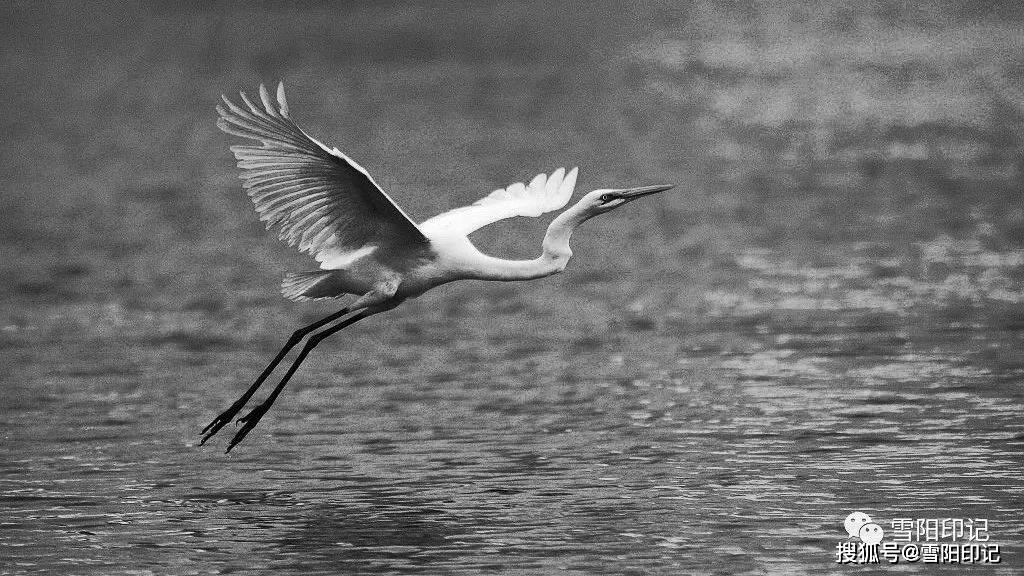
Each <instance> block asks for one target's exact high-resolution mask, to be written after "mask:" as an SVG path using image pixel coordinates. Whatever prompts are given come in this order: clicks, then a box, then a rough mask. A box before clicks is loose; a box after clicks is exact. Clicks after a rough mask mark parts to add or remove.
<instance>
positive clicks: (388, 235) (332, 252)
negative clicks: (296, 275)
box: [217, 84, 429, 268]
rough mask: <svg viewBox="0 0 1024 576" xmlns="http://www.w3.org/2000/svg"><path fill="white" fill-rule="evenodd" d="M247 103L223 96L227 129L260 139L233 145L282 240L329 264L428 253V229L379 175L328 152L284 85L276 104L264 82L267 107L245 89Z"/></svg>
mask: <svg viewBox="0 0 1024 576" xmlns="http://www.w3.org/2000/svg"><path fill="white" fill-rule="evenodd" d="M239 95H240V97H241V99H242V102H243V103H244V106H239V105H236V104H235V103H234V102H232V101H231V100H229V99H228V98H226V97H224V98H223V99H224V104H225V106H226V108H225V107H224V106H217V112H218V113H219V114H220V116H221V117H220V118H219V119H218V121H217V126H218V127H220V129H221V130H223V131H225V132H227V133H229V134H233V135H236V136H241V137H243V138H250V139H253V140H257V141H259V142H260V145H259V146H232V147H231V151H232V152H234V154H235V157H236V158H237V159H238V167H239V168H241V169H242V172H241V176H240V177H241V179H242V182H243V185H244V186H245V188H246V190H247V191H248V193H249V197H250V198H252V201H253V203H254V204H255V207H256V212H257V213H259V216H260V219H261V220H263V221H265V222H266V223H267V227H268V228H270V227H272V226H276V227H277V228H278V232H279V236H280V238H281V240H283V241H285V242H287V243H288V244H289V245H290V246H295V247H297V248H298V249H299V250H301V251H303V252H307V253H309V254H311V255H313V256H314V257H315V258H316V259H317V260H318V261H320V262H321V266H322V267H324V268H327V267H335V268H343V267H345V266H348V265H351V264H352V262H354V261H355V260H358V259H359V258H360V257H363V256H366V255H368V254H371V253H375V257H376V258H378V259H379V260H381V261H383V262H388V261H399V260H406V259H408V258H414V257H416V256H418V255H421V254H423V253H424V251H425V250H426V249H427V248H428V247H429V241H428V240H427V238H426V236H424V235H423V232H421V231H420V229H419V228H418V227H417V226H416V224H415V223H414V222H413V221H412V220H411V219H409V217H408V216H407V215H406V214H405V212H403V211H402V209H401V208H399V207H398V206H397V205H396V204H395V203H394V201H392V200H391V198H390V197H388V195H387V194H386V193H385V192H384V191H383V190H381V188H380V187H379V186H378V185H377V183H376V182H374V181H373V178H371V177H370V175H369V174H368V173H367V172H366V170H365V169H363V167H362V166H360V165H359V164H357V163H356V162H355V161H354V160H352V159H351V158H349V157H348V156H346V155H344V154H342V153H341V152H340V151H339V150H338V149H337V148H333V149H329V148H327V146H325V145H324V144H322V143H321V142H320V141H318V140H316V139H315V138H313V137H311V136H309V135H308V134H306V133H305V132H304V131H303V130H302V129H301V128H299V127H298V126H297V125H296V124H295V123H293V122H292V121H291V119H290V118H289V117H288V103H287V101H286V99H285V95H284V86H283V85H282V84H278V87H277V105H276V106H275V104H274V103H273V102H272V101H271V98H270V94H269V93H268V92H267V89H266V87H264V86H263V85H260V89H259V95H260V103H261V104H262V107H260V106H258V105H256V104H254V103H253V101H252V100H250V99H249V97H248V96H247V95H246V94H245V93H244V92H240V93H239Z"/></svg>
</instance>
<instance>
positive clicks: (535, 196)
mask: <svg viewBox="0 0 1024 576" xmlns="http://www.w3.org/2000/svg"><path fill="white" fill-rule="evenodd" d="M577 172H578V169H577V168H573V169H572V170H570V171H569V172H568V173H566V172H565V169H564V168H559V169H558V170H555V171H554V172H552V173H551V175H546V174H538V175H536V176H534V177H533V179H532V180H530V183H529V184H523V183H522V182H516V183H514V184H511V185H509V186H507V187H505V188H500V189H498V190H495V191H494V192H491V193H490V194H488V195H487V196H484V197H483V198H481V199H479V200H477V201H476V202H474V203H473V204H472V205H470V206H463V207H461V208H455V209H454V210H449V211H448V212H444V213H442V214H438V215H437V216H434V217H433V218H431V219H429V220H427V221H425V222H423V223H422V224H420V227H421V229H423V230H425V231H427V232H428V233H430V232H432V231H439V230H446V231H454V232H458V233H461V234H469V233H470V232H472V231H474V230H478V229H480V228H483V227H484V226H487V225H488V224H493V223H495V222H497V221H499V220H504V219H505V218H512V217H515V216H532V217H537V216H540V215H541V214H544V213H545V212H551V211H552V210H558V209H560V208H563V207H564V206H565V205H566V204H568V203H569V198H571V197H572V192H573V189H574V188H575V187H576V174H577Z"/></svg>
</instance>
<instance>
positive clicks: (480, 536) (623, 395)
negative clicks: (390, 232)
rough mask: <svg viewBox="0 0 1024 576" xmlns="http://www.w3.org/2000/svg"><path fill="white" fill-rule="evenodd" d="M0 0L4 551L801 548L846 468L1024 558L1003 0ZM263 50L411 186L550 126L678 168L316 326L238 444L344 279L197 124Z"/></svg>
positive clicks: (433, 566)
mask: <svg viewBox="0 0 1024 576" xmlns="http://www.w3.org/2000/svg"><path fill="white" fill-rule="evenodd" d="M0 16H2V18H0V31H2V40H0V42H2V43H3V53H2V59H0V77H2V80H0V82H2V83H3V86H4V95H5V100H6V102H5V105H4V106H3V107H2V109H0V125H2V129H3V134H4V135H5V145H4V146H2V147H0V159H2V160H0V170H2V171H0V179H2V192H0V250H2V254H3V257H2V258H0V300H2V302H3V306H2V307H0V347H2V350H3V354H2V355H0V378H2V379H3V382H4V385H3V392H4V393H3V395H2V399H0V433H2V434H3V436H2V438H3V442H2V448H0V450H2V451H3V453H4V458H2V460H3V462H2V463H0V496H2V498H3V500H4V502H5V506H7V507H8V508H9V510H10V512H8V513H7V516H8V518H7V519H6V520H5V521H4V522H5V524H4V532H3V533H2V534H0V543H2V544H3V546H4V547H5V548H6V549H7V552H5V553H4V554H3V555H4V556H7V560H6V561H0V562H7V564H4V565H3V569H4V571H5V573H21V572H24V573H31V572H40V573H56V572H61V571H68V570H71V568H72V567H73V568H74V570H73V571H75V572H78V573H81V572H82V571H83V570H84V571H90V570H94V571H95V572H96V573H111V570H114V569H115V568H116V569H122V570H128V569H137V570H153V571H155V572H157V573H160V572H161V571H162V569H161V568H163V569H166V567H167V566H178V567H179V568H180V570H183V571H180V572H178V573H193V572H194V573H206V572H216V571H222V570H243V569H246V568H252V567H253V566H254V563H255V565H256V566H263V567H267V566H272V567H275V568H277V569H278V570H282V571H288V570H297V571H302V572H303V573H310V571H313V572H315V571H317V570H323V571H326V572H328V573H330V572H336V571H338V570H342V569H350V570H359V571H362V572H403V571H426V572H428V573H430V572H432V571H434V570H442V569H443V571H449V572H459V571H464V572H465V573H479V572H481V571H485V570H490V571H499V572H500V571H503V570H508V569H516V570H523V571H525V572H530V571H531V570H533V571H539V572H540V573H545V572H549V571H552V570H555V569H558V570H562V571H568V572H569V573H573V572H574V571H576V572H579V573H591V574H592V573H597V572H603V571H607V572H609V573H617V574H622V573H631V571H633V572H635V573H656V572H659V571H664V572H665V573H678V572H679V571H680V570H683V571H685V572H687V573H714V572H724V573H768V572H777V571H781V572H784V573H804V572H805V571H806V573H814V574H821V573H826V572H828V571H829V570H836V569H838V568H840V567H838V566H837V565H836V564H835V557H834V550H833V549H834V547H835V544H836V542H837V541H839V540H841V539H842V538H844V537H845V533H844V531H843V530H842V526H841V524H842V518H844V517H845V516H846V514H848V513H849V512H851V511H853V510H854V509H863V510H864V511H866V512H868V513H869V514H871V515H872V516H873V517H877V518H880V519H882V520H884V522H883V521H882V520H879V523H880V524H881V525H882V526H883V527H884V528H887V527H888V524H886V522H887V521H888V519H890V518H893V517H900V516H902V517H922V518H923V517H968V516H972V517H975V516H977V517H981V516H985V517H987V518H988V519H989V520H990V522H991V523H992V528H991V531H992V534H993V540H994V541H998V542H1001V543H1002V544H1003V545H1004V546H1005V548H1004V549H1005V550H1010V551H1012V552H1005V553H1004V563H1003V564H1002V565H999V566H995V567H994V569H995V570H996V571H997V572H998V571H1000V570H1010V566H1013V565H1014V564H1013V563H1017V564H1016V566H1017V567H1019V566H1020V565H1021V564H1019V563H1020V562H1021V556H1020V554H1021V552H1020V550H1021V548H1020V545H1021V544H1022V531H1024V528H1022V526H1021V525H1020V522H1019V519H1020V517H1021V514H1022V509H1021V499H1020V494H1021V492H1020V491H1021V488H1022V482H1024V478H1022V475H1021V472H1020V470H1019V462H1020V453H1021V449H1022V447H1024V427H1022V424H1021V416H1022V415H1024V392H1022V388H1021V378H1022V375H1024V360H1022V357H1021V355H1020V350H1021V349H1022V348H1021V344H1022V342H1021V340H1022V337H1021V335H1022V332H1021V331H1022V329H1024V305H1022V302H1024V285H1022V284H1024V200H1022V199H1024V196H1022V194H1021V171H1022V170H1024V156H1022V152H1021V150H1022V148H1021V146H1022V141H1024V124H1022V120H1024V8H1022V7H1021V6H1020V4H1019V3H1016V2H975V1H970V2H969V1H948V2H918V3H901V2H886V1H878V2H873V1H868V2H860V3H857V4H856V5H851V4H850V3H848V2H797V1H777V2H729V1H693V2H641V3H630V2H588V3H573V4H552V3H548V2H532V1H527V2H504V1H496V2H466V3H459V2H456V3H447V4H445V5H444V8H443V9H442V8H441V7H440V5H436V4H432V3H426V2H375V3H354V2H353V3H331V4H322V3H318V2H298V3H271V4H252V3H230V2H223V3H209V4H200V5H196V6H191V7H180V6H179V7H170V6H167V5H163V4H157V3H149V4H147V3H139V4H124V5H122V4H110V5H102V4H100V5H96V4H79V3H71V2H67V3H46V4H40V3H30V2H9V3H5V4H4V5H3V7H0ZM278 80H283V81H284V82H285V85H286V87H287V89H288V96H289V104H290V106H291V109H292V117H293V119H295V121H296V122H297V123H298V124H299V125H300V126H302V127H303V128H304V129H306V130H307V131H308V132H310V133H311V134H313V135H314V136H316V137H318V138H320V139H321V140H323V141H324V142H325V143H328V144H330V145H335V146H338V147H339V148H340V149H341V150H343V151H345V152H346V153H347V154H349V155H350V156H352V157H353V158H354V159H356V160H357V161H358V162H360V163H361V164H362V165H363V166H365V167H366V168H367V169H368V170H369V172H370V173H371V174H373V175H374V177H375V178H376V180H377V181H378V182H379V183H380V184H381V185H382V186H383V187H384V188H385V189H386V190H387V191H388V192H389V194H390V195H391V196H392V197H393V198H395V199H396V201H397V202H398V203H399V204H400V205H402V206H403V207H404V208H405V209H406V211H407V212H408V213H409V214H410V215H411V216H412V217H413V218H414V219H417V220H423V219H426V218H428V217H430V216H432V215H434V214H436V213H438V212H441V211H444V210H447V209H449V208H452V207H455V206H459V205H462V204H466V203H470V202H472V201H474V200H476V199H477V198H479V197H481V196H483V195H484V194H486V193H487V192H489V191H491V190H493V189H495V188H500V187H504V186H506V185H507V184H509V183H511V182H514V181H518V180H527V179H529V178H531V177H532V176H533V175H534V174H537V173H539V172H550V171H551V170H553V169H554V168H556V167H560V166H568V167H571V166H576V165H578V166H580V167H581V170H580V179H579V183H578V185H577V190H578V191H579V192H584V191H588V190H591V189H594V188H604V187H625V186H634V185H645V184H659V183H675V184H677V189H676V190H675V191H673V192H670V193H666V194H663V195H660V196H659V197H656V198H654V199H650V200H647V201H644V202H637V203H635V204H632V205H630V207H629V208H628V209H622V210H618V211H615V212H613V213H611V214H609V215H607V216H605V217H603V218H601V219H600V220H594V221H592V222H589V223H588V224H586V225H585V226H584V227H583V228H582V229H581V230H580V231H578V232H577V234H576V235H575V236H574V239H573V245H574V251H575V256H574V259H573V261H572V262H571V263H570V265H569V268H568V270H567V271H566V273H565V274H562V275H558V276H556V277H552V278H550V279H545V280H541V281H538V282H533V283H529V284H519V285H501V284H495V285H492V284H486V283H461V284H453V285H449V286H447V287H444V288H441V289H439V290H437V291H435V292H432V293H429V294H427V295H426V296H424V297H422V298H420V299H418V300H415V301H412V302H409V303H407V304H405V305H403V306H402V308H400V309H398V310H395V311H393V312H391V313H389V314H388V315H387V316H386V317H385V316H382V317H379V318H377V319H375V320H373V321H371V322H369V323H367V324H360V325H359V328H358V329H357V330H353V331H351V332H347V333H346V334H344V335H343V336H344V337H336V338H335V339H333V340H328V341H327V342H325V343H324V344H323V345H322V346H321V347H320V348H319V349H318V350H317V352H316V354H314V355H313V356H312V357H311V358H310V360H309V361H308V362H307V363H306V365H304V367H303V368H302V370H301V371H300V372H299V373H298V375H297V376H296V379H295V380H293V383H292V384H291V385H290V387H289V389H288V390H287V392H286V394H285V396H284V397H283V398H282V400H281V401H280V402H278V404H277V405H276V406H275V409H274V410H273V411H272V412H271V413H270V414H269V415H268V417H267V418H265V419H264V421H263V423H262V424H261V425H260V426H259V427H258V428H257V429H256V430H255V431H254V432H253V434H252V435H250V437H249V439H248V440H247V442H246V443H244V444H242V445H240V447H239V448H238V449H236V451H235V452H233V453H232V454H231V455H230V456H229V457H225V456H223V455H222V454H220V450H219V448H218V447H217V446H214V447H213V449H206V448H204V449H198V448H197V447H195V446H194V445H193V444H194V442H195V440H196V439H197V437H196V435H197V433H198V431H199V430H200V429H201V428H202V426H203V425H205V424H206V422H208V421H209V420H210V419H211V418H212V417H213V416H214V415H215V414H216V413H218V412H219V411H220V410H221V409H223V408H224V407H225V406H226V405H227V403H229V402H230V401H232V400H233V399H234V398H235V397H236V396H237V395H238V394H239V393H240V392H241V391H242V390H244V388H245V387H246V386H247V385H248V384H249V382H250V381H251V379H252V378H253V377H254V376H255V375H256V374H257V373H258V372H259V370H261V369H262V367H263V365H264V362H266V361H267V360H269V358H270V357H271V356H272V354H273V353H274V352H275V350H276V349H277V347H278V346H280V344H281V343H282V341H283V340H284V339H285V338H286V336H287V335H288V334H290V333H291V331H292V330H293V329H294V328H295V327H297V326H298V325H300V324H304V323H308V322H310V321H312V320H313V319H315V318H319V317H320V316H323V315H324V314H326V313H328V312H330V311H333V309H334V308H333V306H332V304H330V303H316V304H294V303H290V302H286V301H284V300H283V299H281V298H280V297H279V296H278V287H279V282H280V278H281V276H282V274H283V273H284V272H286V271H289V270H304V269H308V268H309V267H310V263H309V261H308V260H307V259H306V257H305V256H302V255H299V254H298V253H295V252H293V251H291V250H290V249H288V248H287V247H285V246H283V245H282V244H280V243H279V242H278V241H277V239H276V235H275V234H273V233H269V232H267V231H265V230H264V229H263V226H262V225H261V223H259V222H258V220H257V218H256V216H255V214H254V213H253V210H252V207H251V204H250V202H249V200H248V198H247V197H246V196H245V194H244V193H243V191H242V189H241V186H240V182H239V181H238V179H237V176H236V169H235V168H234V159H233V158H232V156H231V154H230V152H229V151H228V149H227V147H228V146H229V145H230V144H233V143H235V142H234V139H233V138H231V137H229V136H227V135H225V134H223V133H221V132H220V131H219V130H217V129H216V127H215V125H214V119H215V112H214V109H213V108H214V106H215V105H216V103H217V102H218V99H219V97H220V94H222V93H225V94H228V95H231V94H234V93H235V92H236V91H237V90H239V89H245V90H247V91H250V92H251V91H252V90H254V89H255V87H256V86H257V85H258V84H259V83H260V82H265V83H267V84H268V85H269V84H272V83H276V81H278ZM547 221H548V219H540V220H537V221H534V220H533V219H519V220H517V221H510V222H504V223H501V224H499V225H495V226H493V227H491V228H492V229H485V230H483V231H481V232H479V233H477V234H476V235H474V237H473V238H474V240H475V241H476V242H478V244H479V245H480V246H481V248H483V249H484V250H485V251H486V252H489V253H491V254H494V255H498V256H504V257H532V256H534V255H535V254H536V253H537V251H538V250H539V245H540V238H541V237H542V235H543V230H544V228H545V226H546V224H547ZM553 511H555V512H553ZM780 526H784V528H780ZM54 551H57V553H54ZM723 567H724V568H723ZM940 568H941V567H940ZM140 573H142V572H140ZM1007 573H1009V572H1007Z"/></svg>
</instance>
